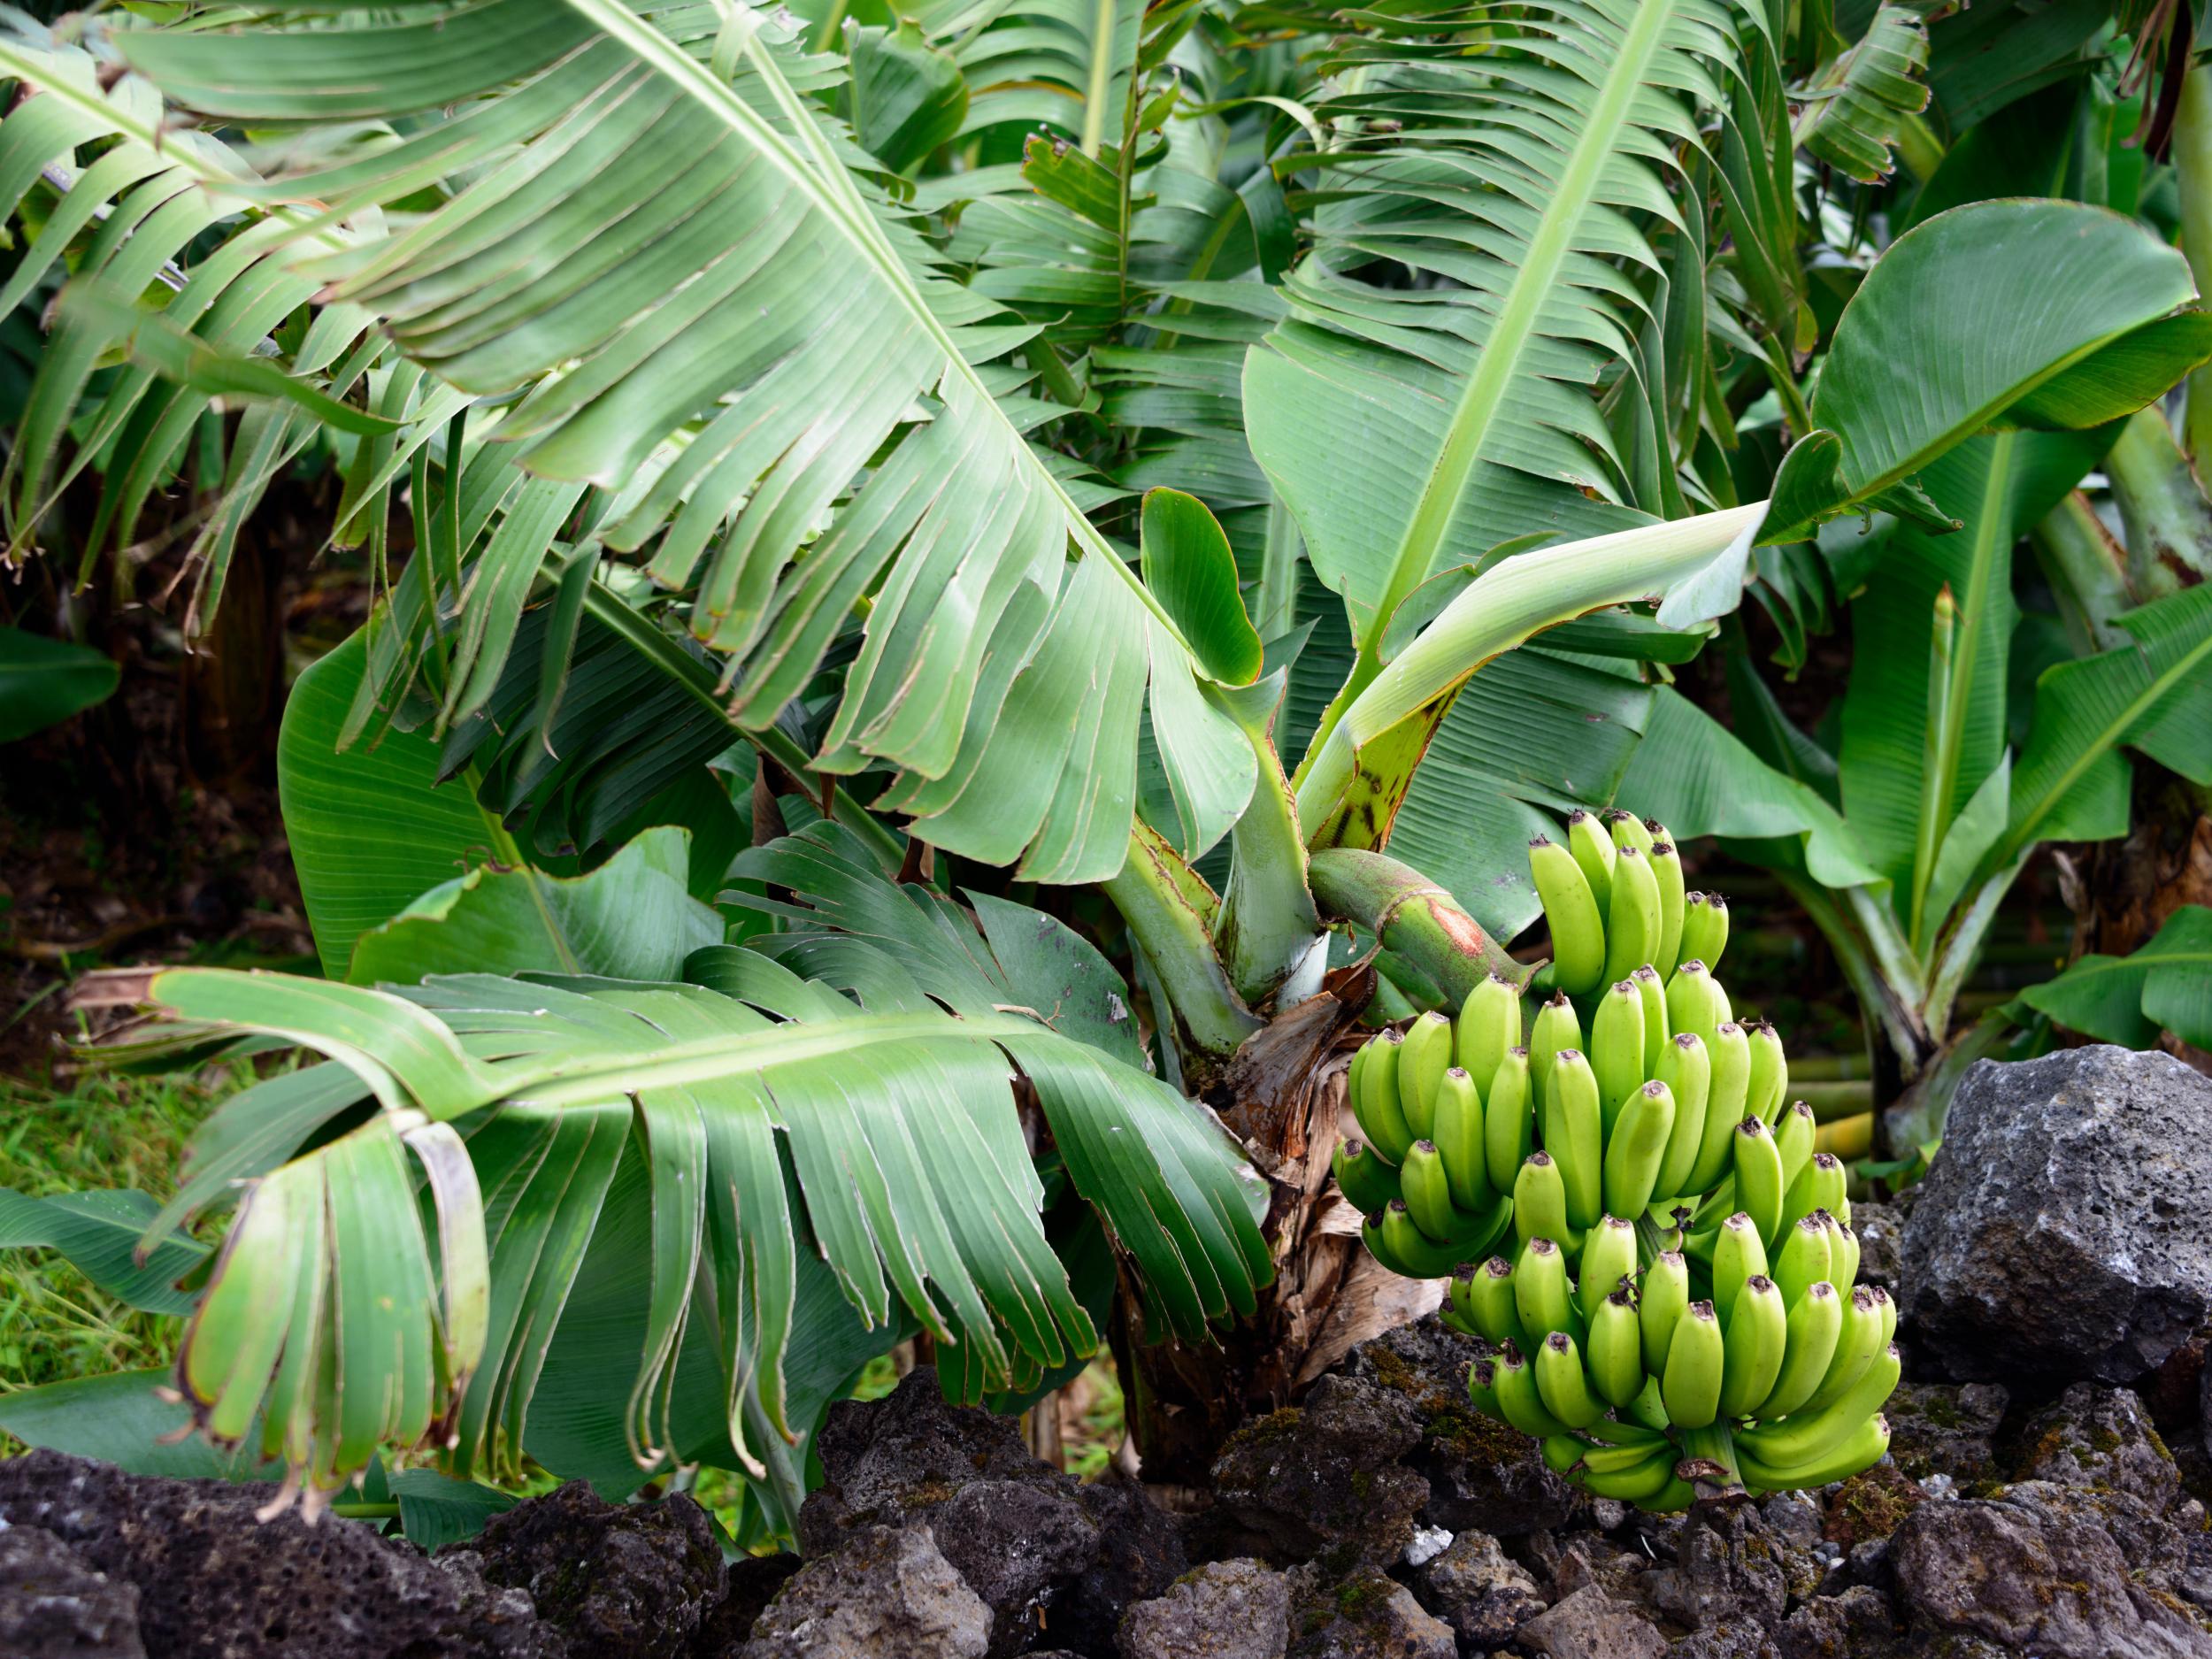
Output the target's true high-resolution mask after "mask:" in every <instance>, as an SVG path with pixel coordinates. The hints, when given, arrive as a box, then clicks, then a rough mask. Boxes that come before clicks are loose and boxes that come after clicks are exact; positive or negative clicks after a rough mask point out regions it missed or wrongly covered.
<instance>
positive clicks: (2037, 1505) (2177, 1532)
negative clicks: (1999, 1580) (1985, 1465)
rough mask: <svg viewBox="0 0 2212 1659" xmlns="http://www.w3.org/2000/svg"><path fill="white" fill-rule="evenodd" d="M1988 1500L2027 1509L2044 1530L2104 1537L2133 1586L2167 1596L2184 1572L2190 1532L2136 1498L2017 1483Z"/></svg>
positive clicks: (2101, 1490) (2048, 1482) (2090, 1489)
mask: <svg viewBox="0 0 2212 1659" xmlns="http://www.w3.org/2000/svg"><path fill="white" fill-rule="evenodd" d="M1990 1495H1991V1496H1992V1497H1993V1498H1995V1499H1998V1500H1999V1501H2001V1502H2005V1503H2011V1504H2016V1505H2018V1506H2019V1507H2020V1508H2022V1509H2027V1510H2030V1511H2031V1512H2032V1513H2033V1514H2034V1516H2035V1517H2036V1518H2037V1519H2038V1520H2039V1521H2040V1522H2042V1523H2043V1524H2044V1525H2046V1526H2052V1525H2083V1526H2087V1527H2090V1528H2091V1529H2093V1530H2095V1531H2101V1532H2104V1533H2105V1534H2107V1535H2108V1537H2109V1538H2110V1539H2111V1540H2112V1541H2113V1543H2114V1544H2116V1546H2118V1548H2119V1551H2120V1558H2121V1559H2122V1560H2123V1561H2124V1562H2126V1563H2127V1564H2128V1574H2129V1577H2130V1578H2131V1579H2132V1580H2133V1581H2134V1582H2136V1583H2138V1584H2140V1585H2144V1586H2147V1587H2149V1588H2151V1589H2154V1590H2162V1591H2164V1592H2165V1593H2167V1594H2178V1593H2179V1591H2180V1586H2181V1583H2182V1580H2183V1579H2184V1578H2185V1576H2186V1574H2187V1572H2188V1567H2189V1543H2188V1539H2189V1533H2188V1532H2184V1531H2183V1529H2182V1528H2180V1527H2178V1526H2177V1525H2174V1523H2173V1522H2172V1521H2170V1520H2169V1519H2168V1518H2167V1517H2164V1516H2162V1515H2160V1514H2158V1513H2157V1512H2156V1511H2154V1509H2152V1508H2151V1507H2150V1506H2149V1505H2148V1504H2147V1503H2145V1502H2143V1501H2142V1500H2141V1499H2140V1498H2137V1497H2133V1496H2131V1495H2130V1494H2127V1493H2124V1492H2116V1491H2113V1490H2112V1489H2111V1488H2109V1487H2104V1488H2100V1487H2095V1486H2062V1485H2061V1484H2059V1483H2058V1482H2056V1481H2051V1480H2021V1481H2016V1482H2014V1483H2013V1484H2012V1485H2011V1486H2000V1487H1998V1488H1997V1489H1996V1490H1995V1491H1994V1492H1993V1493H1992V1494H1990ZM2191 1530H2192V1531H2194V1530H2195V1529H2191Z"/></svg>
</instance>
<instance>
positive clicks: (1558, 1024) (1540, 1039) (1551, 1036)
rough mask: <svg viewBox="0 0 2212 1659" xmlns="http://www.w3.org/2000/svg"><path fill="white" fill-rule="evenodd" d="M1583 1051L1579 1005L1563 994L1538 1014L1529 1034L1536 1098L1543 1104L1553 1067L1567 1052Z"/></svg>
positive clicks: (1529, 1054) (1530, 1058)
mask: <svg viewBox="0 0 2212 1659" xmlns="http://www.w3.org/2000/svg"><path fill="white" fill-rule="evenodd" d="M1581 1047H1582V1022H1581V1021H1580V1020H1579V1019H1578V1018H1575V1005H1574V1004H1573V1003H1572V1002H1569V1001H1568V1000H1567V994H1566V993H1565V992H1564V991H1562V992H1561V993H1560V994H1559V995H1556V996H1555V997H1553V998H1552V999H1551V1001H1550V1002H1547V1003H1545V1004H1544V1005H1543V1006H1542V1007H1541V1008H1540V1009H1538V1010H1536V1018H1535V1020H1534V1021H1533V1023H1532V1025H1531V1026H1530V1029H1529V1033H1528V1075H1529V1082H1530V1085H1531V1087H1532V1089H1533V1090H1534V1098H1535V1099H1536V1100H1538V1101H1539V1102H1541V1101H1542V1100H1543V1099H1544V1098H1545V1095H1544V1091H1545V1089H1547V1088H1548V1087H1550V1085H1551V1063H1552V1060H1553V1058H1554V1057H1555V1056H1556V1055H1557V1054H1558V1053H1559V1051H1560V1050H1561V1049H1563V1048H1581Z"/></svg>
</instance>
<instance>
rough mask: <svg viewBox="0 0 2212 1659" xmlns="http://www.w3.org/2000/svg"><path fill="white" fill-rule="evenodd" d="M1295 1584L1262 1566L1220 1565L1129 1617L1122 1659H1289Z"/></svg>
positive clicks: (1138, 1607) (1122, 1641)
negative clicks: (1285, 1656) (1286, 1655)
mask: <svg viewBox="0 0 2212 1659" xmlns="http://www.w3.org/2000/svg"><path fill="white" fill-rule="evenodd" d="M1289 1645H1290V1584H1289V1581H1288V1580H1287V1579H1286V1578H1284V1577H1283V1575H1282V1574H1281V1573H1279V1572H1276V1571H1271V1569H1269V1568H1267V1567H1264V1566H1262V1565H1261V1564H1260V1563H1258V1562H1256V1561H1217V1562H1214V1563H1210V1564H1209V1565H1207V1566H1204V1567H1201V1568H1200V1569H1199V1570H1198V1571H1196V1572H1194V1573H1192V1574H1191V1575H1190V1576H1189V1577H1188V1578H1185V1579H1184V1580H1183V1582H1182V1583H1180V1584H1178V1585H1176V1586H1173V1587H1172V1588H1171V1589H1170V1590H1169V1591H1168V1593H1167V1594H1165V1595H1163V1596H1160V1597H1157V1598H1156V1599H1155V1600H1152V1601H1139V1602H1137V1603H1136V1604H1135V1605H1134V1606H1133V1607H1132V1608H1130V1609H1129V1610H1128V1612H1127V1613H1125V1615H1123V1617H1122V1621H1121V1635H1120V1647H1119V1650H1120V1653H1121V1655H1122V1659H1283V1650H1284V1649H1285V1648H1286V1647H1288V1646H1289Z"/></svg>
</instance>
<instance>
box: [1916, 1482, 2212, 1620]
mask: <svg viewBox="0 0 2212 1659" xmlns="http://www.w3.org/2000/svg"><path fill="white" fill-rule="evenodd" d="M1889 1555H1890V1573H1891V1577H1892V1578H1893V1581H1894V1583H1895V1586H1896V1594H1897V1601H1898V1604H1899V1606H1900V1607H1901V1609H1903V1610H1904V1611H1905V1612H1906V1614H1907V1615H1908V1616H1909V1619H1910V1621H1911V1622H1912V1623H1913V1624H1914V1625H1915V1626H1916V1627H1918V1628H1924V1630H1926V1631H1927V1632H1929V1633H1931V1634H1940V1635H1947V1636H1957V1637H1975V1638H1979V1639H1980V1640H1985V1641H1990V1642H1994V1643H1997V1644H1999V1645H2000V1646H2001V1647H2007V1648H2017V1649H2022V1650H2025V1651H2029V1652H2032V1653H2035V1654H2037V1655H2041V1659H2212V1635H2208V1634H2206V1633H2205V1632H2203V1631H2201V1630H2200V1629H2199V1628H2197V1626H2196V1625H2194V1624H2192V1623H2190V1622H2189V1620H2187V1619H2186V1618H2185V1617H2182V1615H2180V1614H2179V1613H2177V1612H2176V1611H2175V1610H2174V1609H2172V1608H2171V1607H2170V1606H2168V1605H2167V1603H2166V1602H2165V1601H2162V1600H2161V1599H2160V1598H2159V1597H2158V1596H2156V1595H2155V1594H2153V1593H2152V1592H2151V1591H2149V1590H2148V1589H2147V1588H2144V1587H2142V1586H2137V1585H2135V1584H2134V1583H2132V1582H2131V1579H2130V1578H2129V1576H2128V1563H2126V1561H2125V1560H2124V1558H2123V1557H2122V1555H2121V1554H2120V1550H2119V1547H2118V1546H2117V1545H2116V1544H2115V1543H2114V1542H2113V1541H2112V1539H2111V1538H2110V1536H2109V1535H2108V1534H2107V1533H2106V1532H2103V1531H2102V1530H2101V1529H2100V1528H2098V1527H2096V1526H2093V1525H2086V1524H2084V1523H2081V1522H2066V1521H2054V1520H2046V1519H2044V1518H2042V1517H2039V1516H2038V1515H2037V1513H2036V1512H2035V1511H2034V1510H2032V1509H2027V1508H2025V1507H2024V1506H2022V1505H2018V1504H2013V1503H2002V1502H1988V1501H1985V1500H1979V1499H1962V1500H1960V1501H1958V1502H1949V1503H1924V1504H1922V1505H1921V1506H1920V1507H1919V1508H1918V1509H1915V1510H1914V1511H1913V1512H1912V1513H1911V1514H1910V1515H1909V1516H1908V1517H1906V1518H1905V1522H1904V1524H1903V1525H1901V1526H1900V1527H1899V1528H1898V1529H1897V1533H1896V1536H1895V1537H1893V1539H1891V1540H1890V1550H1889Z"/></svg>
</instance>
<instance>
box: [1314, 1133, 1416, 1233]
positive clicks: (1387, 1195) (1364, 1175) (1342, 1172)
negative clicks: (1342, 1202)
mask: <svg viewBox="0 0 2212 1659" xmlns="http://www.w3.org/2000/svg"><path fill="white" fill-rule="evenodd" d="M1329 1167H1330V1168H1331V1169H1332V1170H1333V1171H1335V1172H1336V1184H1337V1187H1338V1188H1339V1189H1340V1191H1341V1192H1342V1193H1343V1194H1344V1196H1345V1199H1346V1201H1347V1202H1348V1203H1350V1205H1351V1206H1352V1208H1353V1209H1355V1210H1358V1211H1359V1212H1360V1214H1361V1215H1363V1216H1371V1215H1373V1214H1374V1213H1375V1212H1376V1211H1377V1210H1381V1209H1385V1208H1386V1207H1387V1206H1388V1204H1389V1202H1390V1201H1391V1200H1392V1199H1394V1198H1398V1197H1402V1196H1403V1194H1402V1193H1401V1192H1400V1190H1399V1187H1398V1171H1395V1170H1394V1169H1392V1168H1391V1167H1390V1165H1388V1164H1385V1163H1384V1162H1383V1161H1382V1160H1381V1159H1380V1158H1379V1157H1377V1156H1375V1153H1374V1151H1373V1149H1372V1148H1370V1147H1369V1146H1367V1145H1366V1143H1365V1142H1363V1141H1338V1142H1337V1147H1336V1150H1335V1151H1334V1152H1333V1153H1332V1154H1331V1155H1330V1156H1329Z"/></svg>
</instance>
